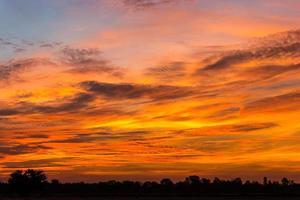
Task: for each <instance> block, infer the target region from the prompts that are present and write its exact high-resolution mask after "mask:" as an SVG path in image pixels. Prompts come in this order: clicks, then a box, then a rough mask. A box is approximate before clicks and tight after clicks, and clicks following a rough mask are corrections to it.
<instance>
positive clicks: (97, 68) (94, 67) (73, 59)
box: [62, 47, 124, 77]
mask: <svg viewBox="0 0 300 200" xmlns="http://www.w3.org/2000/svg"><path fill="white" fill-rule="evenodd" d="M62 55H63V58H62V60H63V62H64V63H66V64H68V65H70V66H72V67H73V68H72V69H71V70H69V72H70V73H95V72H97V73H105V74H109V75H112V76H115V77H122V76H123V74H124V71H123V70H122V69H121V68H118V67H114V66H112V65H111V64H110V62H109V61H108V60H106V59H104V58H103V57H102V55H101V51H100V50H99V49H93V48H89V49H75V48H69V47H66V48H64V49H63V50H62Z"/></svg>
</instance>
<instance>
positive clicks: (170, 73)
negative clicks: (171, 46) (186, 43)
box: [144, 62, 186, 82]
mask: <svg viewBox="0 0 300 200" xmlns="http://www.w3.org/2000/svg"><path fill="white" fill-rule="evenodd" d="M185 65H186V63H185V62H171V63H168V64H166V65H164V66H159V67H150V68H147V69H146V72H145V73H144V74H145V75H146V76H152V77H155V78H157V79H159V80H161V81H164V82H170V81H174V82H176V81H178V80H179V79H182V78H184V76H185V75H186V67H185Z"/></svg>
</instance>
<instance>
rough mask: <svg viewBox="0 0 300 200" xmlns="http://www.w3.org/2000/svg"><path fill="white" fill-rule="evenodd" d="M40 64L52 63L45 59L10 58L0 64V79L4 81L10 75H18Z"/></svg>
mask: <svg viewBox="0 0 300 200" xmlns="http://www.w3.org/2000/svg"><path fill="white" fill-rule="evenodd" d="M41 64H53V63H51V62H50V61H49V60H46V59H38V58H28V59H22V60H12V61H9V62H8V63H6V64H2V65H1V64H0V81H5V80H8V79H10V78H11V77H13V76H14V77H18V75H19V74H20V73H22V72H26V71H29V70H30V69H31V68H33V67H34V66H37V65H41Z"/></svg>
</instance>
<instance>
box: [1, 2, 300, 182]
mask: <svg viewBox="0 0 300 200" xmlns="http://www.w3.org/2000/svg"><path fill="white" fill-rule="evenodd" d="M299 9H300V2H299V1H298V0H285V1H281V0H251V1H246V0H226V1H223V0H51V1H49V0H26V1H24V0H0V180H2V181H5V180H7V176H8V175H9V174H10V173H11V172H13V171H14V170H17V169H27V168H33V169H42V170H44V171H45V172H46V173H47V174H48V176H49V178H58V179H60V180H62V181H87V182H95V181H98V180H111V179H117V180H127V179H130V180H141V181H144V180H160V179H161V178H166V177H167V178H172V179H174V180H179V179H183V178H184V177H186V176H189V175H198V176H200V177H208V178H213V177H216V176H218V177H221V178H235V177H242V178H244V179H250V180H261V179H262V177H264V176H268V177H269V178H271V179H274V180H276V179H279V178H281V177H283V176H286V177H289V178H291V179H294V180H296V181H300V123H299V122H300V118H299V116H300V103H299V102H300V78H299V77H300V29H299V28H300V22H299V17H300V12H299Z"/></svg>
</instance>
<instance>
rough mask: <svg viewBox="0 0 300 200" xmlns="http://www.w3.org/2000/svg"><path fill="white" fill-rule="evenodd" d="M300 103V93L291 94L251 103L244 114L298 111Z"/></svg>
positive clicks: (247, 105) (245, 108) (246, 106)
mask: <svg viewBox="0 0 300 200" xmlns="http://www.w3.org/2000/svg"><path fill="white" fill-rule="evenodd" d="M299 102H300V93H299V92H290V93H286V94H282V95H277V96H271V97H266V98H262V99H259V100H256V101H252V102H249V103H247V104H246V105H245V107H244V110H243V112H261V111H272V112H276V111H278V110H298V109H299V108H300V105H299Z"/></svg>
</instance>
